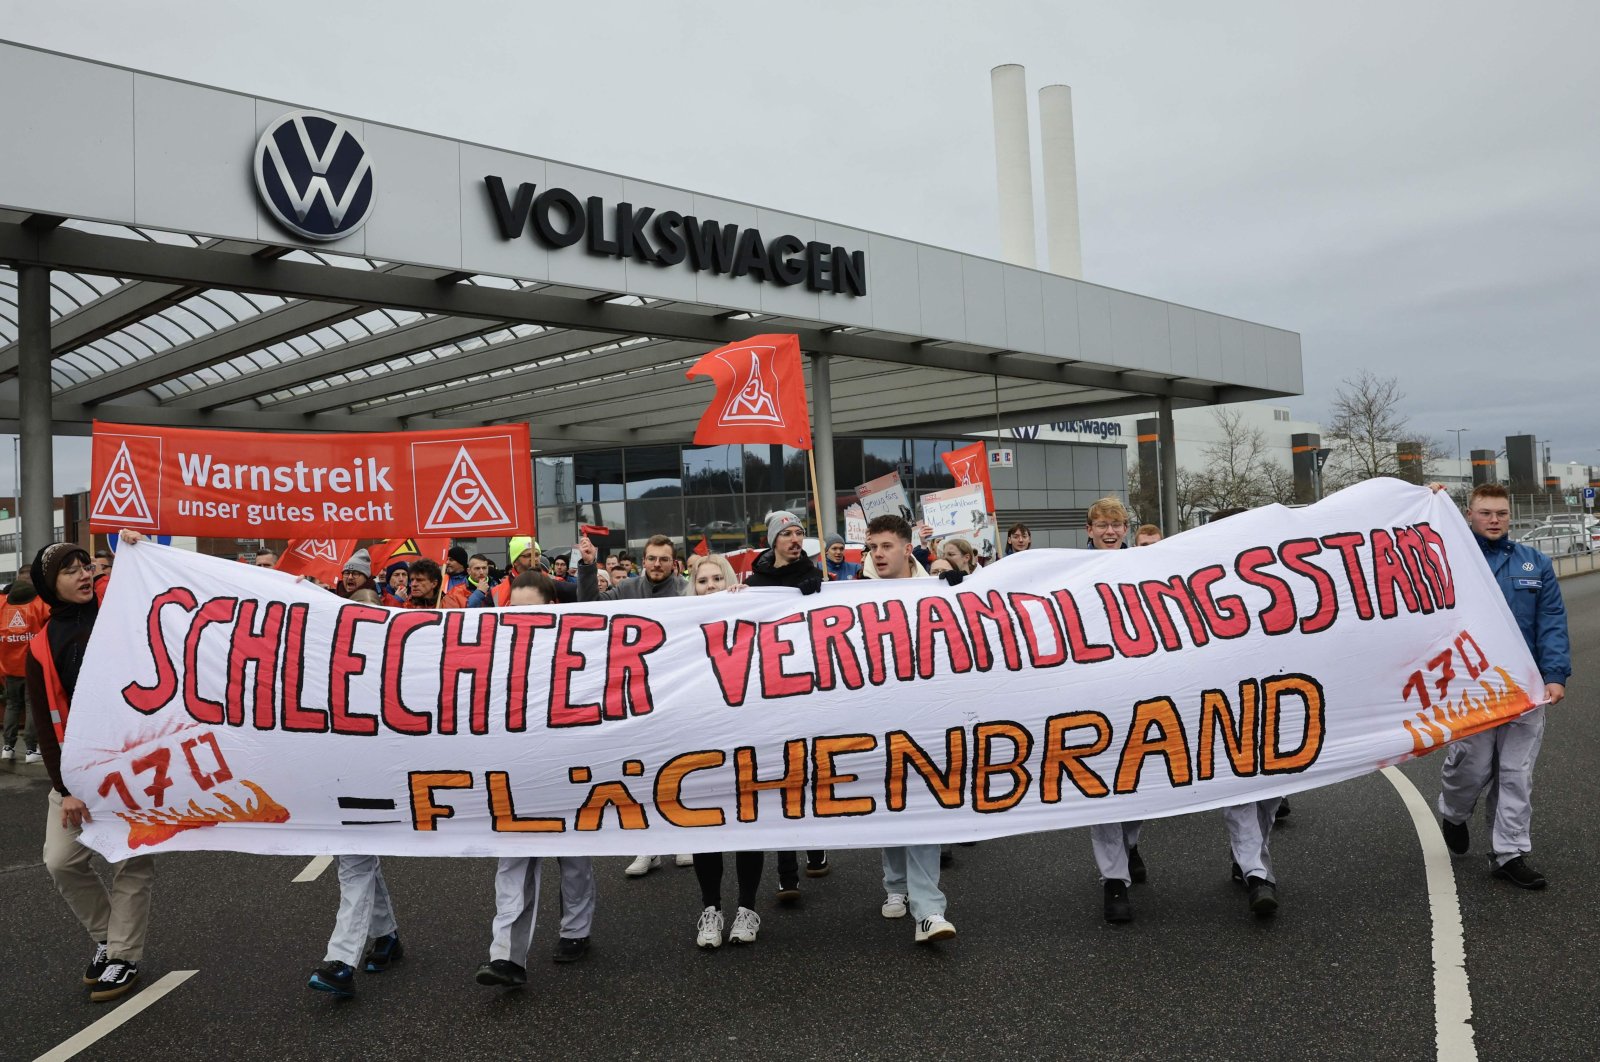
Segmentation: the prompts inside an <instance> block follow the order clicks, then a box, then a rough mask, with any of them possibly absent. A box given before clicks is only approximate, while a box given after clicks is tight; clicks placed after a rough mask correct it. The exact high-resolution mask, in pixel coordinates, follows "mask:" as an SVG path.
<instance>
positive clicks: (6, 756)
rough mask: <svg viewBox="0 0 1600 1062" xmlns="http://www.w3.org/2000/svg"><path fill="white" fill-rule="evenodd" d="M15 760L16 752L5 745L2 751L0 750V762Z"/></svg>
mask: <svg viewBox="0 0 1600 1062" xmlns="http://www.w3.org/2000/svg"><path fill="white" fill-rule="evenodd" d="M16 758H17V750H16V749H14V748H12V747H11V746H10V745H7V746H6V747H5V748H4V749H0V760H14V759H16Z"/></svg>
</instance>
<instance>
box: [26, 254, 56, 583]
mask: <svg viewBox="0 0 1600 1062" xmlns="http://www.w3.org/2000/svg"><path fill="white" fill-rule="evenodd" d="M50 356H51V351H50V270H49V269H47V268H46V267H44V266H39V265H23V266H18V267H17V407H18V408H17V413H18V416H17V419H18V422H19V425H20V429H21V430H20V432H19V436H20V438H21V440H22V482H21V484H19V485H18V487H17V495H18V498H17V502H18V507H19V508H20V509H21V513H20V516H21V518H22V520H21V531H22V538H21V543H22V563H23V564H27V563H28V562H29V561H30V560H31V559H32V557H33V554H34V553H35V552H36V551H38V550H39V549H42V548H43V547H44V546H46V545H49V544H50V543H51V542H53V541H54V540H55V508H56V504H55V463H54V455H53V454H52V452H51V446H52V439H51V436H52V434H53V429H54V419H53V417H52V411H51V395H50Z"/></svg>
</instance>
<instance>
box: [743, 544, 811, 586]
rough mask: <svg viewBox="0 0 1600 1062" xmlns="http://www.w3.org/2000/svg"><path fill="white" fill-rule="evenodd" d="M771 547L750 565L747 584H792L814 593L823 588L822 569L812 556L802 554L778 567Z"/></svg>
mask: <svg viewBox="0 0 1600 1062" xmlns="http://www.w3.org/2000/svg"><path fill="white" fill-rule="evenodd" d="M775 560H776V558H775V557H774V556H773V555H772V550H771V549H764V550H762V551H761V554H760V556H758V557H756V560H755V563H754V564H752V565H751V566H750V578H748V579H746V580H745V585H746V586H792V587H794V588H795V589H796V590H799V591H800V592H801V593H802V594H814V593H816V592H817V591H818V590H821V589H822V569H821V568H818V567H817V566H816V564H815V562H813V561H812V559H811V558H810V557H807V556H805V555H804V554H802V555H801V557H800V559H799V560H797V561H795V562H793V563H792V564H785V565H784V566H783V567H781V568H780V567H778V566H777V564H775V563H774V561H775Z"/></svg>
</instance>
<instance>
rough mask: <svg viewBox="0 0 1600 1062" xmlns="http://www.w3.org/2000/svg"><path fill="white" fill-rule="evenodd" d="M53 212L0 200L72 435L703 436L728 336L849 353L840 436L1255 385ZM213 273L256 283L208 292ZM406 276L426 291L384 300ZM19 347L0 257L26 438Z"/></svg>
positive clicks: (60, 414) (9, 402)
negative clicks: (30, 263)
mask: <svg viewBox="0 0 1600 1062" xmlns="http://www.w3.org/2000/svg"><path fill="white" fill-rule="evenodd" d="M53 221H54V219H45V221H44V222H43V223H41V222H40V221H39V220H38V216H37V215H34V216H26V215H19V214H18V213H17V212H15V211H0V259H3V258H13V259H28V258H36V259H44V260H46V261H51V262H54V263H55V264H56V269H55V271H54V272H53V273H52V279H51V308H52V312H53V323H52V328H51V341H52V348H53V352H54V361H53V367H52V385H53V389H54V396H55V419H56V423H57V431H58V432H60V433H62V434H74V433H84V432H87V430H88V426H89V423H90V422H91V421H92V420H94V419H101V420H112V421H129V422H133V423H148V424H164V425H188V426H211V427H235V428H256V429H263V428H272V429H277V430H311V431H324V430H325V431H392V430H402V429H419V428H429V427H453V426H466V425H476V424H487V423H509V422H515V421H526V422H528V423H529V424H530V426H531V429H532V435H533V439H534V445H535V447H536V448H538V449H541V450H580V449H587V448H594V447H599V446H614V445H619V444H626V443H630V442H651V441H661V442H681V441H688V439H689V438H690V437H691V436H692V435H693V432H694V426H695V424H696V423H697V422H698V420H699V417H700V414H701V412H702V411H703V410H704V408H705V404H706V402H707V400H708V397H709V388H708V385H707V384H706V382H705V381H703V380H701V381H697V382H694V383H691V382H689V381H687V380H686V379H685V377H684V372H685V370H686V369H687V367H688V366H689V365H690V364H692V363H693V362H694V360H695V359H696V358H698V357H699V356H700V355H701V354H703V353H704V352H705V351H706V350H708V349H710V347H711V346H713V345H715V344H718V343H722V342H727V341H730V340H733V339H736V338H741V337H743V336H746V335H750V334H753V333H757V332H767V331H796V332H800V333H801V334H802V337H803V339H804V340H805V345H806V347H807V349H809V350H822V351H828V352H833V353H839V354H843V355H846V357H847V359H848V360H843V361H841V362H840V363H838V364H836V365H835V367H834V370H833V417H834V430H835V431H836V432H839V433H849V434H873V433H902V432H905V431H908V430H941V431H974V430H984V429H987V428H993V427H994V426H995V425H996V424H997V423H998V424H1002V425H1013V424H1023V423H1033V422H1036V421H1038V420H1040V419H1045V418H1050V417H1059V416H1061V415H1064V414H1065V413H1066V412H1067V411H1070V412H1071V415H1073V416H1078V417H1081V416H1111V415H1117V414H1120V413H1126V412H1134V411H1140V410H1147V409H1149V408H1150V406H1151V400H1152V397H1153V396H1157V395H1161V394H1170V395H1171V396H1172V397H1173V398H1174V401H1175V404H1177V405H1179V406H1183V405H1200V404H1207V403H1211V402H1217V401H1228V400H1237V399H1239V398H1244V397H1253V396H1250V395H1246V394H1239V393H1237V392H1240V391H1243V390H1246V389H1241V388H1232V389H1230V388H1217V387H1213V386H1207V385H1205V384H1202V383H1197V382H1192V381H1191V382H1186V381H1182V380H1173V379H1170V378H1167V379H1164V378H1161V377H1158V376H1155V375H1153V374H1147V373H1139V372H1130V371H1116V370H1110V369H1105V368H1095V367H1092V366H1086V365H1081V364H1080V365H1064V364H1059V363H1056V364H1052V363H1051V362H1050V361H1049V360H1048V359H1044V358H1040V357H1037V356H1030V355H1026V354H1020V353H1015V352H1008V351H1005V350H1002V349H999V348H983V347H973V346H971V345H967V344H950V343H940V342H937V341H926V340H906V339H904V338H900V337H887V336H884V335H881V334H880V335H875V334H873V333H872V332H871V331H870V330H865V329H851V328H835V329H829V330H826V331H819V330H816V329H815V328H814V323H813V322H805V321H798V320H794V319H788V318H784V317H781V316H778V315H771V314H766V315H763V314H753V313H740V312H727V311H724V310H722V309H721V308H718V307H710V306H703V305H699V304H693V303H680V302H672V301H669V300H663V299H645V298H640V297H637V296H629V295H619V294H616V293H609V292H592V291H573V290H571V289H564V288H560V287H558V286H554V285H542V284H537V283H533V282H528V281H512V280H507V279H504V278H501V277H494V276H483V275H478V276H460V275H449V274H448V273H447V272H446V271H444V270H430V269H423V268H419V267H414V266H397V265H394V264H392V263H387V262H380V261H375V260H372V259H367V258H357V257H350V256H343V255H334V254H329V253H324V252H315V251H310V250H305V249H298V248H296V249H286V248H282V247H274V246H270V245H266V244H252V243H245V242H242V241H225V240H204V239H202V238H199V237H194V236H189V235H183V234H174V233H167V232H159V231H153V230H149V229H136V228H131V227H125V226H107V225H103V224H97V223H92V222H78V221H66V222H64V223H62V224H59V225H58V226H56V225H52V222H53ZM157 249H172V250H175V251H177V252H179V253H178V254H176V255H170V256H164V255H160V254H158V253H152V252H155V251H157ZM289 266H299V267H302V268H301V269H299V270H290V269H288V268H285V267H289ZM91 269H96V271H93V272H91V271H90V270H91ZM101 270H105V271H101ZM112 271H114V272H112ZM241 274H249V277H248V279H245V277H243V276H242V275H241ZM311 274H316V275H315V276H312V275H311ZM346 274H350V275H349V276H347V275H346ZM214 275H215V276H217V277H218V279H219V280H223V281H224V282H226V283H229V284H231V285H236V286H237V287H233V286H221V285H220V284H217V285H208V284H206V283H204V282H203V280H204V278H206V277H208V276H214ZM401 279H406V280H412V281H420V282H422V284H421V285H417V284H413V285H410V286H408V287H407V288H406V289H405V290H400V289H396V290H395V291H394V292H393V293H392V294H390V295H388V297H387V298H382V297H379V298H366V297H364V296H377V295H379V293H380V292H381V291H384V290H385V288H386V285H384V281H386V280H401ZM347 281H348V283H347ZM419 287H420V288H421V290H420V291H418V290H417V289H418V288H419ZM340 294H348V295H349V296H351V297H350V298H348V299H340V298H338V297H337V296H338V295H340ZM307 295H309V296H312V297H301V296H307ZM469 310H472V311H477V310H481V311H483V312H481V313H476V312H467V311H469ZM630 326H631V327H630ZM16 338H17V313H16V274H15V272H14V271H13V270H10V269H0V426H4V427H6V428H8V429H10V430H14V427H13V424H14V421H15V418H16V415H17V410H16V395H15V386H16V385H15V379H14V377H15V372H16V365H17V351H16V346H15V344H16Z"/></svg>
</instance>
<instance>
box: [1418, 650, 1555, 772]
mask: <svg viewBox="0 0 1600 1062" xmlns="http://www.w3.org/2000/svg"><path fill="white" fill-rule="evenodd" d="M1495 671H1496V672H1498V673H1499V675H1500V685H1499V687H1498V688H1496V687H1495V686H1492V685H1490V684H1489V683H1488V682H1487V681H1485V680H1483V679H1479V680H1478V686H1479V687H1480V688H1481V689H1482V690H1483V695H1482V696H1480V697H1475V696H1473V695H1472V694H1471V693H1470V692H1468V693H1463V694H1462V695H1461V696H1460V697H1459V698H1458V699H1456V700H1454V701H1451V700H1445V701H1440V702H1439V703H1437V704H1434V705H1432V706H1430V707H1429V708H1428V709H1427V710H1425V711H1420V712H1417V713H1416V721H1415V722H1413V721H1412V720H1410V719H1405V720H1402V721H1401V724H1400V725H1401V726H1404V727H1405V728H1406V732H1407V733H1409V734H1410V735H1411V742H1412V754H1413V755H1416V756H1421V755H1423V754H1425V753H1429V752H1432V751H1434V750H1435V749H1438V748H1443V747H1444V746H1445V745H1446V744H1448V743H1449V742H1452V741H1459V740H1460V739H1461V738H1464V737H1471V736H1472V735H1473V734H1481V733H1482V732H1483V731H1485V730H1489V729H1492V728H1494V727H1497V726H1499V725H1500V724H1501V723H1504V722H1505V721H1506V720H1508V719H1515V718H1516V717H1517V716H1519V715H1521V714H1522V713H1523V712H1525V711H1527V710H1528V709H1529V708H1530V707H1531V706H1532V703H1533V702H1532V699H1531V698H1530V697H1529V696H1528V693H1527V691H1526V690H1524V689H1523V688H1522V687H1521V686H1519V685H1517V683H1516V680H1514V679H1513V678H1512V677H1511V676H1510V675H1509V674H1507V673H1506V669H1505V668H1503V667H1497V668H1495Z"/></svg>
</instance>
